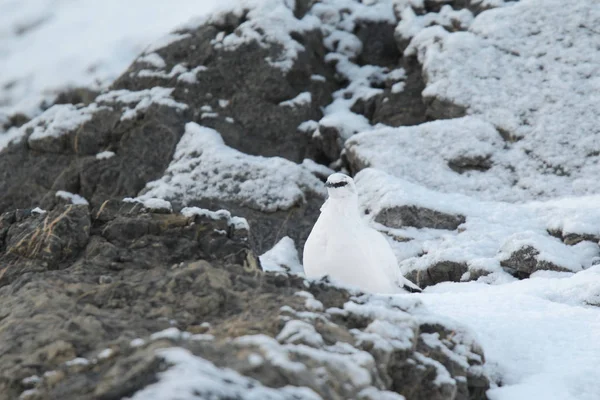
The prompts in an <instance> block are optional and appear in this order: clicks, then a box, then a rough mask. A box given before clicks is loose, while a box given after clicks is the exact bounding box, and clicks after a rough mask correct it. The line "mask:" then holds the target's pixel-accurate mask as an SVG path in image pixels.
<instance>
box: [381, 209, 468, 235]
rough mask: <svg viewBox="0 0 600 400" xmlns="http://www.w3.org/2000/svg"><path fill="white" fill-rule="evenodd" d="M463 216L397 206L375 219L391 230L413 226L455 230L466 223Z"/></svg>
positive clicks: (386, 210) (384, 210)
mask: <svg viewBox="0 0 600 400" xmlns="http://www.w3.org/2000/svg"><path fill="white" fill-rule="evenodd" d="M465 220H466V219H465V217H464V216H463V215H452V214H446V213H442V212H440V211H437V210H431V209H428V208H423V207H417V206H397V207H393V208H385V209H383V210H382V211H381V212H379V214H377V216H376V217H375V221H377V222H379V223H381V224H383V225H386V226H389V227H390V228H402V227H405V226H412V227H415V228H433V229H448V230H455V229H457V228H458V226H459V225H460V224H462V223H464V222H465Z"/></svg>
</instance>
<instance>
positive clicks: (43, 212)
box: [31, 207, 48, 215]
mask: <svg viewBox="0 0 600 400" xmlns="http://www.w3.org/2000/svg"><path fill="white" fill-rule="evenodd" d="M47 212H48V211H46V210H42V209H41V208H39V207H36V208H34V209H33V210H31V213H32V214H40V215H44V214H46V213H47Z"/></svg>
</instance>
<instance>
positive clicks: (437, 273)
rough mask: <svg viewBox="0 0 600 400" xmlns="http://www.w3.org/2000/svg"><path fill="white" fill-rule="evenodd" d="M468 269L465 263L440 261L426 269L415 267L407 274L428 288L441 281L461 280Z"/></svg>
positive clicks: (421, 285)
mask: <svg viewBox="0 0 600 400" xmlns="http://www.w3.org/2000/svg"><path fill="white" fill-rule="evenodd" d="M467 271H468V268H467V265H466V264H465V263H458V262H454V261H440V262H437V263H433V264H432V265H430V266H429V267H427V269H424V270H422V269H413V270H411V271H410V272H409V273H408V274H406V275H405V276H406V278H407V279H410V280H411V281H412V282H414V283H415V284H417V285H418V286H419V287H420V288H426V287H427V286H433V285H436V284H438V283H441V282H460V281H461V280H462V279H461V278H462V276H463V275H464V274H465V273H466V272H467ZM480 276H481V275H480ZM478 277H479V276H477V274H474V276H473V277H471V280H475V279H477V278H478Z"/></svg>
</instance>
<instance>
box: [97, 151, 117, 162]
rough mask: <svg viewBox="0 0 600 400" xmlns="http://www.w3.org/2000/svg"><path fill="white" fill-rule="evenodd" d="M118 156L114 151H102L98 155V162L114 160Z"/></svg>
mask: <svg viewBox="0 0 600 400" xmlns="http://www.w3.org/2000/svg"><path fill="white" fill-rule="evenodd" d="M115 155H116V154H115V153H114V152H112V151H102V152H100V153H98V154H96V160H108V159H109V158H113V157H114V156H115Z"/></svg>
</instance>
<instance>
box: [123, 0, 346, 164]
mask: <svg viewBox="0 0 600 400" xmlns="http://www.w3.org/2000/svg"><path fill="white" fill-rule="evenodd" d="M299 3H300V4H302V3H306V2H299ZM299 7H302V6H301V5H299ZM224 20H226V21H227V20H234V18H233V15H232V16H231V17H228V16H225V17H224ZM233 29H235V26H226V25H225V24H224V25H218V24H216V25H210V24H207V25H202V26H200V27H198V28H196V29H193V30H185V31H181V32H180V33H182V34H187V35H189V37H187V38H185V39H183V40H180V41H178V42H176V43H174V44H172V45H170V46H167V47H165V48H163V49H160V50H158V51H156V53H155V54H158V55H159V56H160V57H161V58H162V59H163V60H164V63H165V66H164V68H161V70H164V71H172V70H173V69H174V68H175V67H176V66H177V65H183V64H186V65H189V66H190V67H191V68H194V67H201V71H199V72H197V73H195V74H194V75H193V78H192V80H191V81H188V80H182V79H178V78H177V76H174V77H172V78H162V77H160V76H157V73H156V71H153V74H150V76H146V75H147V73H144V71H148V65H147V64H145V63H140V62H137V63H134V64H133V65H132V67H131V68H130V69H129V70H128V71H127V72H126V73H125V74H124V75H123V76H122V77H121V78H119V79H118V80H117V81H116V82H115V84H114V85H113V87H114V88H118V89H128V90H140V89H142V88H147V87H154V86H164V85H167V86H174V87H175V88H176V91H175V93H174V95H175V98H176V99H177V100H178V101H182V102H184V103H185V104H187V105H188V106H189V107H190V108H191V109H192V110H194V111H193V115H192V120H193V121H195V122H198V123H200V124H202V125H204V126H208V127H211V128H214V129H216V130H217V131H219V133H220V134H221V135H222V136H223V139H224V140H225V143H226V144H227V145H228V146H230V147H233V148H235V149H237V150H240V151H242V152H244V153H246V154H251V155H262V156H267V157H272V156H280V157H285V158H287V159H289V160H292V161H296V162H300V161H302V160H303V159H304V158H305V157H306V155H307V154H308V152H309V151H310V141H309V138H308V137H307V136H305V135H301V134H298V133H297V131H296V128H297V127H298V125H300V124H301V123H302V122H304V121H306V120H311V119H314V120H319V119H320V118H321V116H322V113H321V111H320V107H323V106H325V105H326V104H328V103H329V102H330V101H331V92H332V91H333V90H335V86H332V84H331V83H327V81H325V82H318V81H314V80H311V76H312V75H316V74H318V75H323V76H327V77H330V78H331V77H332V75H333V71H331V68H330V67H327V66H326V65H325V63H324V61H323V55H324V53H325V50H324V48H323V44H322V42H323V41H322V38H321V34H320V32H317V31H310V32H304V33H300V32H298V33H297V34H295V36H294V38H293V39H294V40H295V41H297V42H299V43H302V45H303V46H304V48H305V50H304V51H303V52H302V53H301V54H299V56H298V59H297V60H296V62H294V65H293V66H292V68H291V69H290V70H289V71H287V72H284V71H281V69H279V68H277V67H275V66H272V65H270V64H269V63H268V62H267V60H266V59H267V58H268V57H271V58H277V57H278V56H279V55H277V52H278V49H277V48H276V47H275V46H272V47H270V48H269V47H267V48H263V47H261V46H259V45H258V44H257V43H256V42H249V43H248V44H245V45H242V46H240V47H238V48H237V49H236V51H228V50H227V49H226V48H222V46H221V48H220V47H219V46H216V45H214V42H215V41H216V40H218V39H215V38H216V37H217V36H218V35H219V34H220V33H221V34H222V33H225V32H227V31H228V30H233ZM211 43H212V44H211ZM240 60H243V62H241V61H240ZM158 75H160V74H158ZM328 81H329V82H332V81H333V80H332V79H329V80H328ZM298 88H303V89H302V92H304V91H306V90H308V93H310V95H311V101H310V102H309V103H307V104H303V105H298V106H291V107H286V106H282V105H280V103H282V102H285V101H287V100H290V99H294V98H295V97H296V96H298V94H300V93H301V91H300V90H299V89H298ZM257 116H260V118H257Z"/></svg>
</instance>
